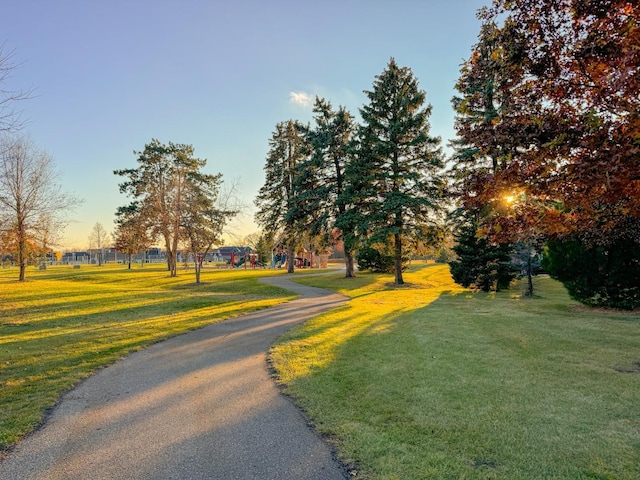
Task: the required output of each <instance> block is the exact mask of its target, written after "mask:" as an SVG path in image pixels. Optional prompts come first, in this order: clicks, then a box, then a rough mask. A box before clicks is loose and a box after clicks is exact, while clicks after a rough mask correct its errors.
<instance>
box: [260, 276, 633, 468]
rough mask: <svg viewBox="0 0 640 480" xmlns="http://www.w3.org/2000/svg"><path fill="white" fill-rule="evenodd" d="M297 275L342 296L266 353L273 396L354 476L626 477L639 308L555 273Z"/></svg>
mask: <svg viewBox="0 0 640 480" xmlns="http://www.w3.org/2000/svg"><path fill="white" fill-rule="evenodd" d="M405 280H406V281H407V282H408V283H409V284H408V285H405V286H402V287H394V286H393V285H392V283H391V282H392V281H393V277H391V276H388V275H373V274H360V275H359V277H358V278H356V279H354V280H347V279H341V278H340V275H339V274H336V275H331V276H325V277H316V278H306V279H301V280H300V281H302V282H304V283H307V284H312V285H317V286H321V287H325V288H330V289H336V290H339V291H340V292H342V293H344V294H346V295H348V296H350V297H352V300H351V302H350V303H349V304H347V305H345V306H343V307H341V308H340V309H338V310H336V311H333V312H332V313H329V314H326V315H323V316H321V317H319V318H317V319H315V320H313V321H311V322H308V323H307V324H305V325H304V326H301V327H299V328H296V329H294V330H293V331H292V332H290V334H288V335H286V336H285V337H283V338H282V339H280V341H279V343H278V344H277V345H276V346H274V348H273V349H272V352H271V356H272V360H273V362H274V365H275V368H276V370H277V372H278V375H279V381H281V382H282V383H283V384H284V385H285V386H286V391H287V392H288V393H289V394H291V395H292V396H294V397H295V398H296V400H297V402H299V404H300V405H301V406H302V407H303V408H304V409H305V410H306V411H307V413H308V414H309V415H310V417H311V419H312V421H313V422H315V424H316V426H317V427H318V429H319V430H320V431H322V432H323V433H326V434H328V435H330V436H331V438H333V439H334V440H335V442H336V443H337V446H338V449H339V451H340V453H341V456H342V458H343V460H345V461H346V462H348V463H350V464H352V465H356V467H355V468H356V469H357V470H358V476H357V477H356V478H376V479H402V480H407V479H505V480H506V479H509V480H514V479H526V480H534V479H545V480H548V479H608V480H612V479H620V480H621V479H628V480H631V479H634V480H637V479H638V478H640V315H639V314H638V313H637V312H631V313H629V312H627V313H619V312H614V311H604V310H590V309H588V308H586V307H583V306H581V305H579V304H577V303H576V302H573V301H571V300H570V299H569V297H568V296H567V294H566V292H565V290H564V288H563V287H562V285H561V284H559V283H558V282H556V281H554V280H551V279H549V278H537V279H536V281H535V288H536V290H537V294H538V296H537V298H533V299H525V298H522V297H521V296H520V293H521V291H522V287H521V286H516V287H514V288H513V289H512V290H511V291H507V292H501V293H499V294H485V293H471V292H469V291H468V290H463V289H461V288H460V287H458V286H456V285H455V284H453V283H452V281H451V278H450V275H449V272H448V267H447V266H444V265H434V266H426V267H422V268H418V269H413V270H412V271H411V272H409V273H407V274H406V276H405Z"/></svg>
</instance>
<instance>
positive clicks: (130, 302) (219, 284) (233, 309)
mask: <svg viewBox="0 0 640 480" xmlns="http://www.w3.org/2000/svg"><path fill="white" fill-rule="evenodd" d="M280 273H282V272H280ZM276 274H278V272H276V271H274V270H271V271H268V270H244V269H238V270H226V269H224V270H212V269H211V270H209V269H205V270H204V271H203V273H202V282H203V284H201V285H194V284H193V282H194V273H193V270H190V271H180V272H179V276H178V277H177V278H171V277H169V276H168V272H167V270H166V267H164V266H162V265H160V266H145V267H144V268H140V267H139V266H134V267H133V268H132V269H131V270H127V269H126V267H123V266H121V265H113V266H109V265H105V266H101V267H98V266H92V265H89V266H87V265H83V266H82V267H81V268H80V269H73V268H72V267H70V266H56V267H49V268H48V269H47V270H45V271H39V270H36V269H33V268H29V271H28V274H27V279H28V281H27V282H24V283H20V282H17V281H16V279H17V277H18V272H17V269H11V268H10V269H0V451H2V450H3V449H6V448H7V447H8V446H10V445H12V444H13V443H15V442H16V441H17V440H19V439H20V438H21V437H22V436H24V435H25V434H26V433H28V432H30V431H31V430H33V428H35V427H36V426H37V425H38V424H39V423H40V422H41V421H42V418H43V415H44V414H45V412H46V410H47V409H48V408H50V407H52V406H53V405H55V403H56V402H57V400H58V399H59V397H60V394H61V393H62V392H64V391H66V390H68V389H70V388H71V387H72V386H73V385H74V384H76V383H77V382H78V381H79V380H80V379H82V378H85V377H87V376H88V375H90V374H91V373H92V372H93V371H95V370H96V369H97V368H99V367H102V366H104V365H107V364H109V363H112V362H114V361H115V360H117V359H118V358H121V357H123V356H124V355H126V354H127V353H130V352H132V351H135V350H139V349H141V348H143V347H144V346H146V345H149V344H151V343H153V342H157V341H160V340H162V339H164V338H167V337H170V336H172V335H176V334H179V333H182V332H185V331H187V330H192V329H194V328H199V327H202V326H204V325H207V324H210V323H214V322H217V321H219V320H221V319H224V318H228V317H230V316H236V315H239V314H241V313H245V312H248V311H253V310H257V309H260V308H265V307H268V306H272V305H275V304H277V303H280V302H282V301H284V300H286V299H287V298H292V296H291V295H289V294H287V293H286V292H284V291H283V290H281V289H278V288H275V287H270V286H267V285H262V284H259V283H257V278H258V277H260V276H268V275H271V276H272V275H276Z"/></svg>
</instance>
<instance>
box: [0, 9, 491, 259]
mask: <svg viewBox="0 0 640 480" xmlns="http://www.w3.org/2000/svg"><path fill="white" fill-rule="evenodd" d="M488 3H489V0H486V1H485V0H448V1H442V0H387V1H378V0H342V1H339V0H325V1H304V0H298V1H277V0H263V1H257V0H253V1H247V0H237V1H232V0H229V1H217V0H210V1H205V0H182V1H177V0H175V1H167V0H153V1H152V0H108V1H107V0H93V1H87V0H83V1H80V0H76V1H71V0H56V1H50V0H20V1H6V2H4V5H3V6H2V15H1V16H0V43H4V48H5V50H8V51H14V55H15V56H14V61H15V62H18V63H21V65H20V67H19V68H17V69H15V71H14V72H13V75H12V78H11V79H10V80H9V81H8V83H7V84H6V85H3V86H2V87H4V88H5V89H6V88H13V89H29V88H34V89H35V94H34V96H33V98H31V99H29V100H26V101H24V102H21V103H20V105H19V109H20V110H22V112H23V116H24V118H25V119H27V120H28V123H27V125H26V127H25V128H24V133H26V134H28V135H29V136H30V137H31V139H32V140H33V142H34V143H35V144H36V145H38V146H39V147H40V148H42V149H44V150H46V151H47V152H49V153H50V154H51V155H52V156H53V158H54V160H55V163H56V165H57V166H58V169H59V170H60V172H61V174H62V177H61V178H62V183H63V186H64V188H65V190H67V191H69V192H73V193H75V194H76V195H77V196H78V197H80V198H82V199H83V200H84V203H83V204H82V205H81V206H79V207H78V208H77V209H76V210H75V212H74V214H73V216H72V222H71V223H70V225H69V226H68V227H67V229H66V231H65V238H64V240H63V245H62V247H63V248H86V247H87V246H88V240H87V237H88V235H89V233H90V231H91V229H92V227H93V225H94V224H95V223H96V222H100V223H102V225H103V226H104V227H105V228H106V229H107V230H108V231H111V230H112V229H113V218H114V212H115V210H116V208H117V207H118V206H120V205H124V204H125V203H127V199H126V197H124V196H123V195H121V194H120V193H119V191H118V182H119V181H120V180H121V179H119V178H118V177H116V176H114V175H113V173H112V172H113V170H114V169H116V168H130V167H135V166H136V156H135V155H134V154H133V151H134V150H135V151H140V150H142V149H143V148H144V145H145V144H146V143H148V142H149V141H150V140H151V139H152V138H157V139H158V140H160V141H161V142H169V141H172V142H174V143H187V144H191V145H193V146H194V148H195V153H196V156H198V157H199V158H206V159H207V162H208V163H207V170H208V171H210V172H211V173H217V172H220V173H222V174H223V176H224V178H225V179H226V180H227V181H232V180H237V181H239V183H240V190H241V193H242V197H243V198H244V200H245V203H246V204H247V205H248V206H249V209H248V211H247V213H246V214H245V215H243V216H241V217H240V218H238V219H237V220H236V221H234V222H233V224H232V226H231V228H230V230H229V231H230V234H231V235H232V237H231V238H229V240H228V241H227V243H229V242H233V241H234V240H235V239H234V238H233V236H234V235H235V236H240V237H241V236H243V235H245V234H247V233H252V232H255V231H257V230H258V227H257V226H256V225H255V224H254V223H253V199H254V197H255V195H256V193H257V192H258V189H259V188H260V187H261V186H262V184H263V181H264V173H263V166H264V160H265V156H266V153H267V149H268V145H267V142H268V140H269V138H270V137H271V133H272V132H273V129H274V127H275V125H276V123H277V122H280V121H284V120H288V119H290V118H293V119H299V120H301V121H303V122H307V121H310V120H311V118H312V115H311V108H310V105H309V104H307V103H306V102H305V100H306V99H313V98H314V96H315V95H319V96H321V97H325V98H326V99H327V100H329V101H330V102H331V103H332V104H333V105H334V106H335V107H337V106H339V105H344V106H346V107H347V108H348V109H349V110H350V111H351V112H352V113H353V114H354V115H356V117H357V118H358V117H359V115H358V109H359V108H360V107H361V106H362V105H363V104H364V103H365V102H366V96H365V95H364V93H363V90H368V89H371V86H372V84H373V81H374V77H375V75H378V74H379V73H381V72H382V70H383V69H384V68H385V67H386V65H387V63H388V62H389V59H390V58H391V57H394V58H395V59H396V61H397V63H398V64H399V65H401V66H408V67H410V68H411V69H412V70H413V72H414V74H415V75H416V77H417V78H418V80H419V82H420V87H421V88H422V89H423V90H425V91H426V93H427V101H428V102H429V103H431V104H432V105H433V113H432V116H431V133H432V134H433V135H438V136H441V137H442V141H443V145H446V143H447V142H448V140H450V139H451V138H452V137H453V135H454V133H453V118H454V116H453V111H452V109H451V103H450V100H451V97H452V96H453V95H454V89H453V86H454V84H455V81H456V80H457V78H458V74H459V68H460V64H461V62H462V61H463V60H464V59H466V58H467V57H468V56H469V54H470V51H471V50H470V49H471V46H472V45H473V44H474V43H475V42H476V40H477V34H478V31H479V27H480V25H479V22H478V20H477V19H476V10H477V9H478V8H480V7H482V6H484V5H487V4H488Z"/></svg>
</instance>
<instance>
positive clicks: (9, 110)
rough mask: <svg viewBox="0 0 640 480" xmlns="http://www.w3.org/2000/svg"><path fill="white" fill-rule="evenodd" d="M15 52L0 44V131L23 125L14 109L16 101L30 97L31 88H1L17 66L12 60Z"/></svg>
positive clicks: (13, 129) (10, 130) (16, 128)
mask: <svg viewBox="0 0 640 480" xmlns="http://www.w3.org/2000/svg"><path fill="white" fill-rule="evenodd" d="M14 57H15V52H13V51H9V50H7V49H6V48H5V46H4V45H0V132H5V133H7V132H12V131H15V130H18V129H19V128H20V127H22V125H23V120H22V118H21V115H20V112H19V111H18V110H16V103H17V102H19V101H21V100H26V99H28V98H30V97H31V95H32V93H33V91H32V90H30V89H29V90H25V89H21V90H10V89H6V88H3V87H2V85H3V84H5V83H7V81H8V80H9V78H10V77H11V74H12V72H13V71H14V70H15V69H16V68H17V66H18V65H17V64H16V63H15V61H14Z"/></svg>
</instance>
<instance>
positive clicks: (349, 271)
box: [344, 245, 356, 278]
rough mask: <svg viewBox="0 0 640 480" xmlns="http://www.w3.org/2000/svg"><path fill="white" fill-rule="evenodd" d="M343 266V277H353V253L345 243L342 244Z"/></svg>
mask: <svg viewBox="0 0 640 480" xmlns="http://www.w3.org/2000/svg"><path fill="white" fill-rule="evenodd" d="M344 266H345V270H346V272H345V275H344V276H345V278H355V276H356V273H355V272H356V270H355V267H354V265H353V253H352V252H351V249H350V248H349V247H347V246H346V245H345V246H344Z"/></svg>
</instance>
